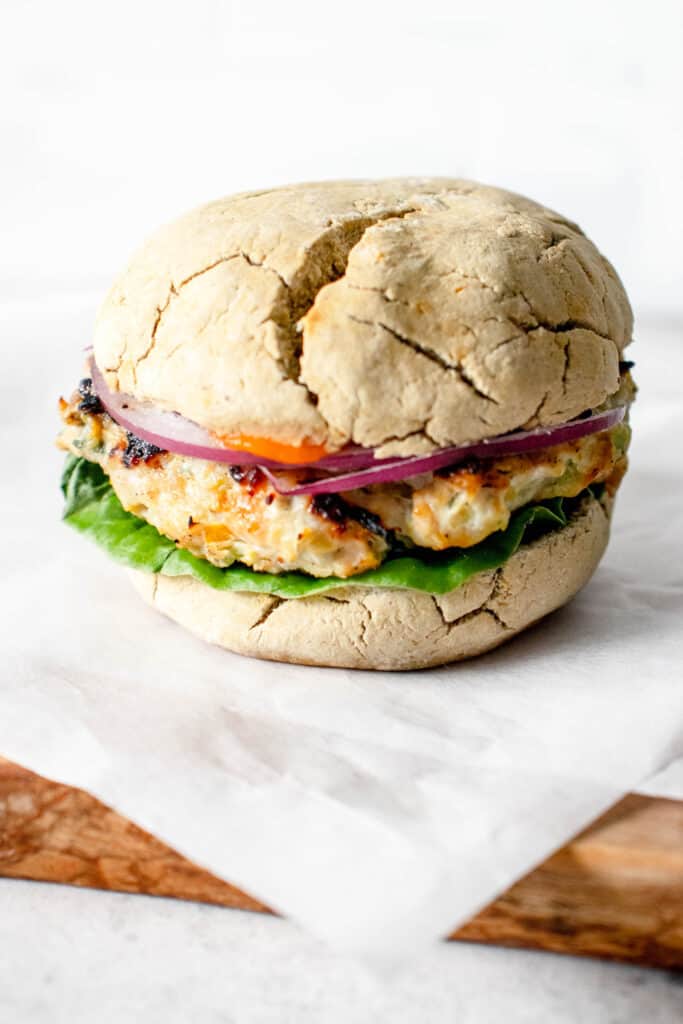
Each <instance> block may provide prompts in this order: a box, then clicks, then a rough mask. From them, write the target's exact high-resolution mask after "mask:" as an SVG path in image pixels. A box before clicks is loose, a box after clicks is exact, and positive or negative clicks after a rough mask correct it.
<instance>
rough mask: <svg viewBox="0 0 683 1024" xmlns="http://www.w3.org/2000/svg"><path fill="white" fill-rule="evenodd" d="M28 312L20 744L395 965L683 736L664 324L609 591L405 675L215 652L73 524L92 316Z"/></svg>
mask: <svg viewBox="0 0 683 1024" xmlns="http://www.w3.org/2000/svg"><path fill="white" fill-rule="evenodd" d="M28 312H29V311H28V310H24V311H21V309H20V308H18V307H16V308H15V309H14V311H13V312H12V311H8V313H7V319H6V323H5V331H6V332H7V336H8V337H11V338H12V339H13V342H14V345H13V348H12V350H11V351H10V353H9V354H8V358H7V361H6V366H5V370H6V374H7V376H6V380H7V381H8V382H11V386H10V388H9V389H8V393H7V394H6V395H5V396H4V397H3V400H2V412H3V415H4V416H5V417H6V419H7V425H6V426H5V428H4V437H3V441H4V453H5V456H4V457H5V472H4V474H3V477H2V483H1V484H0V487H1V488H2V507H3V508H4V509H5V510H10V511H11V515H10V517H9V519H8V527H10V529H11V535H10V536H11V543H8V544H5V545H4V547H3V548H2V551H0V559H2V572H1V574H0V614H1V616H2V620H3V623H4V625H5V630H6V635H5V640H4V643H3V657H4V666H5V671H6V676H7V678H6V681H5V684H4V687H3V691H2V696H1V701H0V710H1V714H0V750H2V752H3V753H4V754H5V755H6V756H8V757H10V758H11V759H14V760H16V761H18V762H20V763H22V764H25V765H27V766H28V767H30V768H33V769H35V770H37V771H39V772H41V773H42V774H45V775H47V776H49V777H52V778H56V779H59V780H61V781H64V782H67V783H71V784H73V785H79V786H82V787H83V788H85V789H88V790H90V791H91V792H93V793H95V794H96V795H97V796H99V797H100V798H101V799H103V800H104V801H105V802H106V803H108V804H111V805H113V806H114V807H116V808H117V809H118V810H120V811H121V812H122V813H124V814H125V815H126V816H128V817H129V818H131V819H132V820H133V821H136V822H138V823H139V824H141V825H142V826H144V827H146V828H148V829H149V830H150V831H152V832H153V833H155V834H157V835H159V836H160V837H161V838H163V839H165V840H166V841H167V842H169V843H170V844H171V845H172V846H174V847H175V848H177V849H179V850H180V851H181V852H184V853H185V854H187V855H188V856H189V857H191V859H193V860H195V861H196V862H198V863H200V864H203V865H205V866H206V867H208V868H209V869H210V870H212V871H214V872H215V873H216V874H218V875H220V876H222V877H224V878H226V879H228V880H230V881H232V882H233V883H235V884H237V885H239V886H240V887H242V888H244V889H245V890H246V891H247V892H250V893H252V894H253V895H254V896H256V897H257V898H260V899H262V900H263V901H264V902H266V903H267V904H269V905H270V906H273V907H275V908H277V909H279V910H281V911H282V912H283V913H284V914H285V915H286V916H287V917H290V918H291V919H293V920H295V921H297V922H299V923H301V924H303V925H305V927H306V928H307V929H309V930H310V931H311V932H313V933H314V934H317V935H318V936H323V937H325V938H326V939H327V940H328V941H329V942H330V943H332V944H333V945H335V946H336V947H337V948H339V949H346V950H349V951H352V952H353V953H355V954H357V955H361V954H364V955H367V956H372V957H373V958H374V959H375V960H378V961H379V960H380V959H391V958H400V957H406V956H411V955H413V954H414V951H415V950H416V949H421V948H424V947H427V946H428V945H429V944H430V943H432V942H434V941H435V940H436V938H437V937H438V936H439V935H441V934H445V933H446V932H448V931H450V930H451V929H452V928H454V927H455V926H456V925H457V924H458V923H460V922H461V921H463V920H464V919H466V918H467V917H469V916H470V915H471V914H472V913H473V912H474V911H475V910H476V909H477V908H478V907H479V906H481V905H482V904H484V903H486V902H488V901H489V900H490V899H491V898H492V897H494V896H495V895H496V893H498V892H499V891H501V890H502V889H504V888H506V887H507V886H508V885H509V884H510V883H511V882H512V881H513V880H514V879H516V878H518V877H519V876H520V875H521V874H523V873H524V872H525V871H527V870H528V869H529V868H530V867H532V866H533V865H534V864H535V863H537V862H538V861H539V860H541V859H543V858H544V857H545V856H546V855H547V854H548V853H549V852H550V851H551V850H552V849H553V848H555V847H556V846H558V845H560V844H562V843H563V842H564V841H565V840H566V839H567V838H569V837H570V836H571V835H573V834H574V833H575V832H576V831H577V830H578V829H579V828H580V827H581V826H583V825H584V824H585V823H586V822H588V821H589V820H590V819H592V818H593V817H594V816H595V815H597V814H598V813H599V812H600V811H602V810H603V809H604V808H606V807H607V806H609V805H610V804H612V803H613V802H614V801H615V800H616V799H618V797H619V796H620V795H621V794H622V793H623V792H625V791H628V790H630V789H631V788H633V787H634V786H635V785H636V784H637V783H638V782H640V781H641V780H642V779H643V778H645V777H646V776H647V775H648V774H651V773H652V772H653V771H654V770H655V769H656V768H658V767H660V766H662V765H663V764H664V763H666V762H669V761H671V760H673V759H674V758H675V757H676V756H677V755H680V754H681V753H682V752H683V751H682V750H681V741H682V739H683V736H682V735H681V724H682V723H683V690H682V689H681V686H680V664H681V660H682V658H683V635H682V633H681V628H680V623H681V610H682V608H683V580H682V578H681V571H680V564H681V562H680V555H679V552H680V548H681V542H680V532H679V526H678V523H679V510H680V507H681V503H682V502H683V473H681V465H680V458H678V459H676V458H675V456H674V462H673V463H672V456H671V448H670V440H671V438H672V437H676V436H680V434H681V431H682V429H683V422H681V419H682V413H683V410H681V408H680V404H679V402H678V387H679V383H678V382H679V380H680V376H681V370H683V366H681V364H680V352H681V350H680V346H679V344H678V333H677V331H676V330H661V329H660V330H657V329H654V328H651V329H649V330H648V329H644V330H643V342H642V345H641V348H642V350H643V360H642V364H643V365H642V368H641V369H640V372H639V378H640V379H641V381H642V384H643V395H642V398H641V401H639V403H638V404H637V405H636V409H635V412H634V426H635V442H634V448H633V461H634V468H633V471H632V473H631V474H630V475H629V477H628V478H627V483H626V485H625V488H624V493H623V495H622V496H621V499H620V503H619V507H618V513H617V518H616V526H615V530H614V540H613V543H612V546H611V548H610V551H609V554H608V556H607V559H606V561H605V563H604V564H603V566H602V567H601V568H600V570H599V572H598V574H597V575H596V578H595V580H594V581H593V582H592V584H591V585H590V586H589V587H588V588H587V589H586V590H585V591H584V592H583V594H582V595H581V596H580V597H579V599H578V600H577V601H575V602H574V603H573V604H572V605H571V606H570V607H569V608H567V609H565V610H563V611H562V612H560V613H558V614H557V615H556V616H554V617H553V618H552V619H550V620H547V621H546V623H545V624H543V625H541V626H540V627H537V628H536V629H534V630H533V631H531V632H529V633H528V634H527V635H526V636H524V637H522V638H520V639H519V640H517V641H515V642H514V643H513V644H510V645H508V646H506V647H505V648H502V649H501V650H500V651H498V652H495V653H493V654H491V655H489V656H487V657H486V658H482V659H478V660H476V661H474V662H471V663H467V664H463V665H459V666H453V667H446V668H444V669H441V670H436V671H432V672H429V673H421V674H420V673H414V674H403V675H390V674H372V673H351V672H343V671H333V670H315V669H307V668H302V667H299V666H289V665H286V666H285V665H274V664H272V663H268V662H259V661H254V660H249V659H241V658H238V657H236V656H233V655H230V654H227V653H225V652H221V651H218V650H217V649H215V648H210V647H208V646H206V645H203V644H202V643H200V642H198V641H195V640H194V639H193V638H192V637H190V636H189V635H187V634H186V633H184V632H183V631H182V630H180V629H179V628H177V627H176V626H174V625H173V624H171V623H169V622H168V621H167V620H165V619H163V618H162V617H160V616H158V615H157V614H155V613H154V612H152V611H151V610H149V609H147V608H146V607H144V606H142V605H141V604H140V602H139V600H138V598H137V597H135V596H134V594H133V593H132V591H131V590H130V588H129V585H128V583H127V580H126V579H125V575H124V573H123V572H122V571H121V570H120V569H119V568H118V567H117V566H115V565H114V564H113V563H112V562H111V561H110V560H109V559H107V558H106V557H105V556H104V555H103V554H102V553H101V552H100V551H98V550H97V549H96V548H95V547H94V546H92V545H91V544H89V543H88V542H87V541H85V540H84V539H83V538H81V537H79V536H78V535H76V534H74V533H72V532H70V531H69V530H67V529H66V528H64V527H63V526H62V525H61V524H60V523H59V521H58V504H59V502H58V497H57V494H56V487H55V477H56V475H57V471H58V465H59V457H58V456H57V455H56V454H55V453H53V452H52V451H51V448H50V435H51V434H52V432H53V430H54V419H53V413H52V409H53V401H54V394H55V389H56V388H58V387H59V386H60V385H61V386H65V385H66V386H67V387H69V386H70V383H71V381H73V380H74V379H75V378H76V376H77V372H76V363H77V361H79V360H80V346H81V343H82V341H83V340H85V338H86V337H87V326H86V325H87V315H88V314H87V309H86V308H85V307H84V306H83V305H82V304H77V305H76V306H74V307H71V308H70V307H69V306H68V304H66V305H65V306H64V308H63V309H62V310H61V311H60V310H58V309H56V308H51V307H50V306H49V305H43V307H42V308H39V307H38V306H37V305H35V306H33V307H32V308H31V310H30V316H29V315H28ZM634 354H635V355H636V358H639V353H638V352H637V351H636V352H635V353H634ZM663 365H664V366H667V368H668V372H667V374H665V375H663V376H662V375H660V374H659V373H658V372H657V369H656V368H657V367H660V366H663ZM19 480H21V481H22V488H23V491H22V493H24V494H31V501H29V502H26V501H24V502H22V505H21V514H20V515H16V514H15V512H14V509H15V508H16V502H17V481H19Z"/></svg>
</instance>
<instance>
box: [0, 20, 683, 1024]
mask: <svg viewBox="0 0 683 1024" xmlns="http://www.w3.org/2000/svg"><path fill="white" fill-rule="evenodd" d="M682 54H683V7H682V6H681V5H679V4H677V3H673V2H672V3H667V2H665V0H651V2H649V3H647V4H643V3H642V2H638V3H635V2H630V0H628V2H622V3H617V2H611V3H610V2H600V0H593V2H585V0H573V2H571V3H566V4H556V3H548V2H545V3H543V2H528V0H526V2H525V0H518V2H515V3H513V2H509V0H508V2H502V0H496V2H485V0H484V2H481V0H480V2H476V0H468V2H467V3H464V2H460V0H450V2H449V0H443V2H439V0H418V2H415V3H411V4H407V3H403V2H401V0H391V2H390V0H382V2H375V3H373V2H372V0H346V2H344V3H340V4H330V3H325V2H324V0H317V2H314V0H305V2H296V0H291V2H290V3H283V2H281V0H280V2H275V0H273V2H265V0H251V2H250V0H243V2H233V3H229V2H218V0H213V2H212V0H194V2H191V0H186V2H185V3H182V4H180V3H174V2H165V3H161V2H159V3H157V2H144V0H137V2H132V0H118V2H116V3H114V4H106V5H105V4H101V3H92V2H90V3H88V2H86V0H80V2H76V0H64V2H61V3H54V2H48V0H33V2H30V0H27V2H19V0H7V2H6V3H5V4H4V5H3V9H2V23H1V25H0V176H1V181H2V189H1V190H0V230H1V232H2V242H3V244H2V246H1V247H0V302H2V303H4V304H6V305H7V306H8V307H10V308H12V309H13V310H15V312H16V310H17V308H20V309H25V311H26V314H27V315H28V316H30V314H31V310H32V308H33V307H34V305H35V304H36V303H38V302H39V303H40V304H41V306H42V308H43V309H45V308H46V305H45V304H46V303H47V304H48V305H49V304H50V303H53V304H54V307H55V309H58V308H65V306H64V305H63V304H65V303H66V304H67V305H68V307H69V308H71V306H72V303H73V301H74V300H73V297H74V296H81V298H79V299H77V304H78V303H80V307H79V308H80V310H81V311H80V312H79V314H78V315H77V316H74V318H73V323H74V333H75V335H78V336H75V337H74V346H75V348H76V347H78V346H80V344H81V343H83V344H85V343H87V340H88V339H87V337H86V336H84V335H83V325H84V324H85V323H87V322H88V319H89V318H90V317H91V316H92V314H93V313H94V309H95V305H96V302H97V300H98V298H99V295H100V293H101V291H102V290H103V289H104V288H105V287H106V285H107V283H108V281H109V280H110V278H111V276H112V275H113V274H114V273H115V272H116V271H117V269H119V267H120V266H121V264H122V263H123V262H124V261H125V259H126V258H127V256H128V255H129V253H130V252H131V250H132V249H133V248H135V247H136V246H137V244H138V243H139V242H140V241H141V239H142V238H143V237H144V236H145V235H146V234H148V233H149V232H150V231H152V230H153V229H154V228H155V227H156V226H157V225H158V224H159V223H160V222H162V221H164V220H166V219H169V218H171V217H173V216H175V215H176V214H177V213H179V212H181V211H182V210H184V209H186V208H188V207H191V206H192V205H194V204H196V203H199V202H201V201H203V200H205V199H208V198H212V197H214V196H218V195H221V194H225V193H228V192H230V191H234V190H237V189H251V188H261V187H268V186H270V185H273V184H278V183H284V182H288V181H295V180H305V179H308V180H311V179H316V178H329V177H341V176H355V177H360V176H376V175H377V176H378V175H388V174H392V175H393V174H403V173H405V174H412V173H417V174H432V173H433V174H448V175H451V174H456V175H462V176H467V177H474V178H478V179H480V180H484V181H487V182H491V183H495V184H500V185H503V186H505V187H509V188H512V189H515V190H518V191H521V192H524V193H526V194H529V195H531V196H533V197H534V198H537V199H541V200H542V201H544V202H546V203H548V204H549V205H552V206H554V207H556V208H557V209H559V210H561V211H562V212H563V213H565V214H567V215H569V216H571V217H572V218H573V219H575V220H577V221H578V222H579V223H580V224H581V225H582V227H583V228H584V230H586V231H587V232H588V233H589V234H590V235H591V236H592V237H593V238H594V239H595V241H596V242H597V243H598V244H599V246H600V247H601V248H602V249H603V250H604V252H605V253H606V254H607V255H608V256H609V257H610V258H611V259H612V261H613V262H614V263H615V265H616V266H617V268H618V270H619V272H620V273H621V275H622V277H623V279H624V281H625V283H626V285H627V288H628V290H629V292H630V294H631V296H632V298H633V300H634V305H635V306H636V312H637V314H639V315H640V317H641V322H644V323H646V324H650V323H655V322H656V321H657V320H660V321H661V322H669V323H671V322H672V321H675V320H677V319H678V318H679V317H683V288H682V287H681V286H682V284H683V272H682V270H681V259H680V248H679V237H680V232H681V226H682V225H683V198H682V196H683V189H682V187H681V183H682V182H683V142H682V133H681V120H682V111H683V59H682ZM42 322H43V323H44V318H43V321H42ZM79 332H80V333H79ZM2 344H3V346H11V345H12V337H10V336H9V334H8V333H7V334H5V335H4V336H3V337H2ZM637 356H638V354H637ZM638 357H639V356H638ZM71 376H72V370H71V367H65V372H64V378H63V379H62V380H60V381H59V382H58V385H57V386H56V388H55V390H56V391H58V390H59V388H60V387H64V388H65V387H68V385H69V382H70V379H71ZM3 385H4V386H9V387H11V380H7V379H5V380H4V381H3ZM641 401H646V396H645V395H641ZM46 443H49V442H46ZM38 921H39V922H40V928H39V929H38V928H37V927H36V923H37V922H38ZM102 991H104V993H105V996H104V1001H103V998H102V995H101V993H102ZM680 993H681V990H680V988H678V987H677V986H676V985H675V984H674V983H673V982H671V981H669V980H668V979H667V977H666V976H665V975H663V974H656V973H655V974H653V973H647V972H640V971H633V970H630V969H620V968H613V967H608V966H604V965H599V964H586V963H581V962H579V961H571V960H567V959H560V958H553V957H538V956H533V955H529V954H515V953H511V952H509V951H506V952H503V951H494V950H488V951H487V950H477V949H472V950H469V949H467V948H465V949H456V948H454V947H450V948H446V947H441V948H440V949H438V950H436V949H435V950H434V953H433V956H432V957H431V958H425V959H423V960H422V961H421V962H420V964H419V965H416V968H415V970H413V971H406V973H405V976H403V977H401V978H400V979H397V980H395V981H394V983H393V984H391V985H389V986H382V985H380V983H379V982H377V981H376V980H375V979H368V978H367V977H366V976H365V975H364V974H363V973H362V972H360V970H359V969H357V968H356V967H355V965H348V964H344V963H340V962H339V961H338V960H335V958H333V957H332V956H331V955H330V954H327V953H326V952H324V951H321V950H320V949H319V948H318V947H315V946H314V944H313V943H312V941H311V940H308V939H304V938H302V937H301V936H300V935H299V934H298V933H296V932H295V931H294V930H293V929H292V928H291V926H289V925H286V924H285V923H284V922H278V923H276V922H272V921H264V920H262V919H254V918H250V917H249V916H247V915H236V914H235V915H232V914H230V915H228V914H223V913H221V912H220V911H218V912H217V911H210V910H207V909H206V908H199V907H189V906H188V907H180V906H177V905H171V904H167V903H162V902H159V901H157V902H155V901H149V900H135V899H132V898H130V899H128V898H124V897H121V898H117V897H102V896H99V895H96V894H88V893H76V892H71V891H68V890H62V891H58V890H56V889H48V888H41V887H37V886H25V887H22V886H20V885H19V884H17V883H3V884H2V885H0V1016H2V1017H3V1019H5V1018H6V1019H8V1020H11V1021H12V1024H14V1021H15V1020H16V1021H19V1022H21V1024H24V1021H31V1022H36V1024H38V1022H39V1024H43V1022H47V1021H50V1022H54V1021H57V1022H61V1021H62V1020H64V1021H66V1020H68V1021H69V1022H70V1024H74V1022H80V1021H83V1022H85V1021H87V1022H88V1024H90V1021H91V1020H93V1019H96V1018H98V1019H102V1020H105V1019H107V1020H108V1019H111V1020H117V1021H118V1020H120V1019H124V1020H125V1019H126V1015H130V1018H129V1019H140V1016H141V1015H142V1014H144V1015H145V1019H149V1020H150V1021H156V1020H157V1019H158V1020H160V1021H161V1020H164V1021H167V1022H168V1021H172V1020H173V1021H174V1020H178V1021H180V1020H186V1019H188V1010H190V1009H194V1010H195V1011H197V1013H198V1017H197V1019H201V1020H209V1021H212V1022H213V1021H224V1022H233V1021H234V1022H237V1024H247V1022H252V1021H254V1022H270V1021H273V1022H278V1024H279V1022H280V1021H290V1020H291V1021H293V1022H294V1021H295V1022H296V1024H301V1022H304V1021H308V1020H310V1021H311V1022H315V1024H326V1022H328V1021H329V1022H332V1021H334V1022H342V1021H344V1024H349V1022H351V1021H353V1022H354V1024H355V1022H356V1021H358V1022H359V1024H361V1022H363V1024H364V1022H365V1021H366V1020H370V1019H373V1020H378V1021H381V1020H385V1019H392V1020H396V1021H397V1022H400V1024H404V1021H405V1022H408V1021H411V1022H412V1021H416V1022H417V1021H420V1024H422V1022H424V1021H430V1022H431V1021H435V1022H436V1021H443V1020H447V1019H451V1018H453V1019H455V1018H457V1019H458V1024H487V1022H488V1021H489V1020H491V1021H493V1020H501V1019H503V1017H505V1019H506V1020H509V1021H510V1022H511V1024H518V1022H520V1024H521V1022H524V1024H526V1022H529V1024H533V1022H535V1021H538V1020H548V1021H551V1020H552V1021H553V1024H561V1022H562V1024H564V1022H565V1021H566V1022H567V1024H569V1022H570V1021H571V1022H573V1021H575V1020H578V1019H580V1020H582V1021H584V1022H586V1024H593V1022H596V1024H597V1022H600V1024H603V1022H604V1021H607V1020H610V1021H615V1022H618V1024H622V1022H628V1024H630V1022H631V1021H633V1022H636V1021H640V1020H643V1019H648V1020H650V1021H652V1022H653V1024H660V1022H661V1024H668V1022H669V1021H673V1020H674V1019H675V1015H676V1012H677V1011H676V1008H677V1006H679V1005H680V1003H679V1000H683V997H681V994H680ZM103 1007H109V1010H111V1016H110V1017H106V1014H105V1015H104V1016H103V1014H104V1010H103ZM3 1011H6V1012H3ZM107 1012H109V1011H107Z"/></svg>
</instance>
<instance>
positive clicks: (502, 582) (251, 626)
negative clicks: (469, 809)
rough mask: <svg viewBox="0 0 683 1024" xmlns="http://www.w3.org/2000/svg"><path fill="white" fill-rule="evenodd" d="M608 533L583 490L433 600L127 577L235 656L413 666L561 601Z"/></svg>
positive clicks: (493, 643)
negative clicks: (526, 539)
mask: <svg viewBox="0 0 683 1024" xmlns="http://www.w3.org/2000/svg"><path fill="white" fill-rule="evenodd" d="M608 539H609V508H608V506H607V505H606V504H603V503H601V502H600V501H598V500H597V499H596V498H594V497H592V496H590V495H589V496H587V497H586V498H585V499H584V501H583V502H582V503H581V504H580V505H579V507H578V508H577V509H576V511H575V512H574V514H573V516H572V517H571V519H570V520H569V522H568V523H567V525H566V526H564V527H562V528H561V529H559V530H555V531H553V532H552V533H547V534H544V535H543V536H542V537H540V538H538V539H537V540H535V541H532V542H531V543H529V544H525V545H523V546H522V547H521V548H519V550H518V551H517V552H516V553H515V554H514V555H513V556H512V558H510V559H509V560H508V561H507V562H506V563H505V565H503V566H501V568H499V569H495V570H491V571H489V572H482V573H479V574H478V575H477V576H473V577H472V578H471V579H470V580H468V582H467V583H465V584H463V585H462V586H461V587H458V589H457V590H453V591H451V592H450V593H449V594H444V595H441V596H433V595H431V594H425V593H423V592H422V591H419V590H398V589H397V590H388V589H383V588H366V587H339V589H337V590H335V591H333V592H331V593H327V594H325V595H320V596H317V597H301V598H297V599H294V600H293V599H290V600H286V599H284V598H279V597H272V596H269V595H265V594H248V593H241V592H236V591H222V590H214V589H213V588H211V587H209V586H207V585H206V584H204V583H200V582H198V581H197V580H195V579H193V578H192V577H190V576H161V575H152V574H150V573H142V572H132V573H131V575H132V577H133V582H134V584H135V586H136V588H137V590H138V591H139V592H140V593H141V594H142V596H143V597H144V598H145V600H147V601H148V602H149V603H150V604H152V605H154V607H155V608H157V609H158V610H159V611H161V612H163V613H164V614H165V615H168V616H169V618H171V619H174V620H175V621H176V622H179V623H180V624H181V625H182V626H185V627H186V628H187V629H189V630H191V632H193V633H195V634H196V635H197V636H199V637H201V638H202V639H204V640H208V641H209V642H210V643H213V644H218V645H219V646H220V647H226V648H227V649H228V650H230V651H235V652H236V653H237V654H247V655H251V656H252V657H255V658H266V659H269V660H271V661H288V662H294V663H297V664H300V665H328V666H336V667H338V668H360V669H385V670H399V669H418V668H429V667H431V666H434V665H444V664H446V663H447V662H450V661H460V660H462V659H464V658H471V657H473V656H474V655H476V654H482V653H483V652H484V651H490V650H491V648H493V647H497V646H498V644H501V643H503V642H504V641H505V640H509V639H510V638H511V637H513V636H515V634H517V633H519V632H521V630H523V629H526V627H527V626H530V625H531V624H532V623H533V622H536V621H537V620H538V619H540V618H542V617H543V616H544V615H547V614H548V613H549V612H552V611H554V610H555V609H556V608H559V607H560V606H561V605H563V604H565V603H566V602H567V601H569V600H570V598H572V597H573V596H574V594H576V593H577V591H578V590H580V589H581V587H582V586H583V585H584V584H585V583H587V582H588V580H589V579H590V578H591V576H592V575H593V572H594V571H595V568H596V566H597V564H598V562H599V561H600V558H601V557H602V554H603V552H604V550H605V548H606V546H607V541H608Z"/></svg>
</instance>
